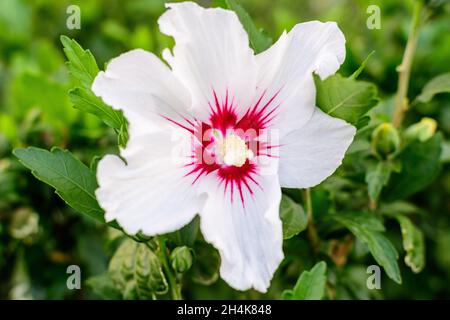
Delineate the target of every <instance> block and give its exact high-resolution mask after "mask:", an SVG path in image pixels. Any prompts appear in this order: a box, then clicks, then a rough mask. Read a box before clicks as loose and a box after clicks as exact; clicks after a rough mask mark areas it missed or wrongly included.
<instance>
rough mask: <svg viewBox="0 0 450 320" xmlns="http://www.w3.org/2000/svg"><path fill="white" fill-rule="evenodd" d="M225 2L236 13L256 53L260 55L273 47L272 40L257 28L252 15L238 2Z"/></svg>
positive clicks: (227, 0) (226, 0) (232, 0)
mask: <svg viewBox="0 0 450 320" xmlns="http://www.w3.org/2000/svg"><path fill="white" fill-rule="evenodd" d="M225 2H226V5H227V7H228V9H230V10H232V11H234V12H235V13H236V15H237V16H238V18H239V20H240V21H241V23H242V25H243V26H244V29H245V31H247V34H248V38H249V41H250V45H251V46H252V48H253V50H254V51H255V53H260V52H262V51H264V50H266V49H267V48H269V47H270V46H271V45H272V39H271V38H270V37H269V36H267V35H266V34H264V33H263V32H261V30H259V29H258V28H257V27H256V26H255V24H254V23H253V20H252V18H251V17H250V15H249V14H248V13H247V11H245V9H244V8H243V7H242V6H241V5H240V4H239V3H238V2H237V1H235V0H225Z"/></svg>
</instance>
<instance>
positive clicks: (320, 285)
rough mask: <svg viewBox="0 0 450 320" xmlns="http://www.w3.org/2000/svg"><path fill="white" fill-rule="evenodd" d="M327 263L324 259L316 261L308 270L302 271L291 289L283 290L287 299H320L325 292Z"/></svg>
mask: <svg viewBox="0 0 450 320" xmlns="http://www.w3.org/2000/svg"><path fill="white" fill-rule="evenodd" d="M326 271H327V265H326V263H325V262H324V261H321V262H319V263H317V264H316V265H315V266H314V267H313V268H312V269H311V270H310V271H303V272H302V274H301V275H300V277H299V278H298V280H297V283H296V284H295V286H294V289H292V290H286V291H284V292H283V298H284V299H288V300H320V299H322V298H323V295H324V293H325V284H326V282H327V276H326Z"/></svg>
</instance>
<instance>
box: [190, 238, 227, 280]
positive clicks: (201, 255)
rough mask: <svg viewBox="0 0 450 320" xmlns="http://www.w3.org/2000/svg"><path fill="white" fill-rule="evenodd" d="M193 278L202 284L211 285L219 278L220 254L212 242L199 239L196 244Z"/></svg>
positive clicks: (192, 270) (192, 269)
mask: <svg viewBox="0 0 450 320" xmlns="http://www.w3.org/2000/svg"><path fill="white" fill-rule="evenodd" d="M194 258H195V260H194V264H193V265H192V268H191V272H192V273H191V275H192V280H193V281H194V282H196V283H199V284H202V285H207V286H208V285H211V284H213V283H214V282H216V281H217V279H218V278H219V267H220V256H219V254H218V253H217V250H216V249H214V247H213V246H211V245H210V244H208V243H206V242H203V241H199V242H198V243H197V244H196V246H195V252H194Z"/></svg>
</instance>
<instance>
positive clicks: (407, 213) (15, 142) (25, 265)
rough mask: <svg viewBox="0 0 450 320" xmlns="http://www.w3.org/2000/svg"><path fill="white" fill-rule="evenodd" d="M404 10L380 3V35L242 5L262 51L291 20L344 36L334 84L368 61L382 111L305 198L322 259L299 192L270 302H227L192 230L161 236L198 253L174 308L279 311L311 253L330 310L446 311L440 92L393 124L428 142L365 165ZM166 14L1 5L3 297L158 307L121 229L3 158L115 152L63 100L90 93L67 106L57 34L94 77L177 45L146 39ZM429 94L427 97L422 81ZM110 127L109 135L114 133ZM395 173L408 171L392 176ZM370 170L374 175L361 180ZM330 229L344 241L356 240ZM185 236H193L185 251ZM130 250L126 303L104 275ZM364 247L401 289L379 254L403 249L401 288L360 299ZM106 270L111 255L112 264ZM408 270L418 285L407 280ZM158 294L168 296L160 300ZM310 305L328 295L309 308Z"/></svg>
mask: <svg viewBox="0 0 450 320" xmlns="http://www.w3.org/2000/svg"><path fill="white" fill-rule="evenodd" d="M413 1H414V0H411V1H401V0H395V1H383V2H382V1H376V4H377V5H378V6H379V7H380V9H381V29H379V30H377V29H374V30H370V29H368V28H367V27H366V19H367V18H368V16H369V14H368V13H367V11H366V10H367V8H368V6H369V5H371V4H373V2H374V1H372V0H341V1H337V0H324V1H291V0H279V1H270V0H242V1H241V2H240V3H241V4H242V6H243V7H244V8H245V10H247V11H248V12H249V14H250V16H251V17H252V18H253V20H254V21H255V25H256V27H257V28H263V29H264V30H265V32H266V34H267V35H268V36H269V37H271V38H272V39H277V38H278V37H279V35H280V34H281V33H282V32H283V30H285V29H286V30H289V29H290V28H292V27H293V26H294V25H295V24H296V23H298V22H303V21H308V20H316V19H318V20H322V21H327V20H333V21H336V22H337V23H338V24H339V26H340V28H341V29H342V31H343V33H344V34H345V36H346V39H347V58H346V61H345V63H344V65H343V66H342V68H341V70H340V74H341V75H342V76H345V77H347V76H350V75H351V74H352V73H353V72H354V71H355V70H357V69H358V67H359V66H360V64H361V63H362V62H363V61H364V59H365V58H366V57H367V56H368V55H369V54H370V53H371V52H372V51H375V53H374V54H373V55H372V56H371V58H370V59H369V60H368V61H367V64H366V66H365V68H364V70H363V71H362V73H361V75H360V76H359V78H358V79H361V80H364V81H367V82H372V83H374V84H375V85H376V86H377V87H378V91H379V96H380V98H381V100H380V102H379V103H378V105H377V106H376V107H375V109H373V110H372V111H371V113H370V115H371V119H370V123H369V125H368V126H365V127H364V128H362V129H361V130H359V131H358V134H357V137H356V139H355V142H354V143H353V145H352V146H351V148H350V150H349V152H348V154H347V157H346V159H345V161H344V165H343V166H342V167H341V168H340V169H339V170H338V172H337V174H336V175H335V176H333V177H331V178H329V179H328V180H327V181H326V182H324V183H323V184H321V185H320V186H318V187H317V188H314V189H313V190H312V209H313V211H314V214H315V218H316V225H317V228H318V232H319V236H321V237H322V238H323V239H325V240H327V241H326V242H324V243H323V244H322V245H323V246H324V247H321V248H319V249H318V252H319V253H317V252H314V250H315V249H314V248H313V247H312V246H311V245H310V243H309V239H308V236H307V232H301V231H303V230H304V229H305V223H306V221H305V219H306V218H305V212H304V211H303V209H302V208H301V207H297V206H298V205H299V204H304V199H302V197H301V196H300V193H299V191H298V190H295V191H294V190H285V193H286V194H287V195H289V196H290V198H288V197H286V199H285V204H286V206H285V207H286V208H285V209H286V210H289V211H288V212H282V214H284V215H285V216H287V217H289V219H291V220H292V221H295V223H296V225H295V226H294V227H293V228H294V229H293V230H287V231H286V230H285V231H286V232H287V234H289V236H288V237H286V238H289V240H286V241H285V245H284V246H285V248H284V251H285V255H286V259H285V260H284V261H283V263H282V265H281V266H280V268H279V269H278V271H277V273H276V275H275V277H274V280H273V282H272V286H271V288H270V290H269V292H268V293H267V295H260V294H259V293H257V292H255V291H248V292H237V291H234V290H232V289H231V288H230V287H228V286H227V285H226V284H225V283H224V282H223V281H222V280H220V279H218V277H217V267H218V262H219V260H218V259H219V258H218V255H217V252H215V250H214V249H213V248H212V247H211V246H210V245H208V244H206V243H205V242H204V241H203V240H202V238H201V235H199V234H197V232H195V233H193V232H192V230H190V231H189V232H186V230H182V231H180V232H177V233H175V234H173V235H171V236H170V237H169V239H168V245H169V248H170V249H172V248H174V247H179V246H183V245H187V246H189V247H194V249H195V250H194V252H193V254H192V255H193V257H190V254H191V253H190V251H186V252H187V253H189V259H193V262H192V266H191V268H190V269H189V270H187V271H186V277H185V280H184V287H183V295H184V296H185V297H187V298H211V297H215V298H219V299H220V298H280V297H281V293H282V292H283V291H284V290H286V289H291V288H294V291H295V292H297V291H299V292H300V288H297V289H298V290H297V289H296V287H297V286H296V283H297V279H298V278H299V275H300V273H301V272H302V271H304V270H310V269H311V268H312V267H313V266H314V265H315V264H316V262H318V261H320V260H317V258H316V256H317V255H319V256H320V257H321V258H323V259H325V260H327V266H328V267H327V268H326V270H327V272H328V275H327V277H328V280H327V285H326V288H325V295H326V297H327V298H335V299H349V298H356V299H370V298H386V299H392V298H394V299H397V298H407V299H435V298H450V288H449V286H448V284H449V283H450V253H449V252H450V202H449V200H448V199H449V196H450V171H449V170H448V169H449V161H450V155H449V153H450V142H449V135H450V95H449V94H445V93H444V94H437V95H436V96H434V97H433V95H434V93H433V92H432V91H431V92H426V93H424V94H422V95H421V96H420V97H421V98H419V99H417V101H415V102H414V103H413V107H412V108H411V110H409V112H408V113H407V116H406V119H405V122H404V124H405V126H406V127H407V126H409V125H411V124H414V123H417V122H419V120H420V119H421V118H423V117H429V118H432V119H434V120H435V121H436V122H437V128H438V130H439V131H440V133H439V134H437V135H435V136H433V137H432V138H431V139H429V140H427V141H424V142H421V141H413V142H411V144H410V145H407V146H404V148H402V151H400V154H398V155H395V156H392V157H390V158H389V157H388V159H383V160H380V159H377V158H376V156H374V155H373V153H371V146H370V137H371V134H372V131H373V129H374V128H375V127H376V126H377V125H378V124H380V123H382V122H386V121H389V120H390V118H391V115H392V110H393V96H394V94H395V92H396V90H397V72H396V67H397V66H398V65H399V64H400V62H401V59H402V55H403V50H404V46H405V43H406V40H407V36H408V28H409V23H410V17H411V10H412V5H413ZM199 2H200V3H201V4H202V5H204V6H210V5H214V6H216V5H220V6H224V5H225V2H224V1H220V0H217V1H206V0H205V1H199ZM440 2H441V4H440V5H439V6H436V7H433V8H432V9H429V10H428V11H426V12H425V13H424V14H425V15H426V18H427V22H426V24H424V25H423V27H422V28H421V29H420V34H419V40H418V47H417V51H416V55H415V58H414V63H413V68H412V74H411V80H410V91H409V96H410V97H411V100H412V101H414V98H415V97H418V96H419V95H420V94H421V92H422V89H423V88H424V86H425V85H426V83H427V82H428V81H429V80H431V79H432V78H433V77H435V76H437V75H440V74H443V73H448V72H450V64H449V63H448V58H449V57H450V23H449V19H450V5H449V4H448V3H447V2H446V1H440ZM431 3H436V1H431ZM73 4H76V5H79V6H80V8H81V29H80V30H68V29H67V27H66V19H67V17H68V14H67V12H66V9H67V7H68V6H69V5H73ZM163 11H164V1H162V0H131V1H118V0H115V1H109V0H108V1H107V0H95V1H92V0H85V1H65V0H62V1H56V0H55V1H45V0H34V1H26V0H2V1H0V30H1V31H0V298H11V299H21V298H46V299H62V298H68V299H90V298H102V297H106V298H120V297H121V294H122V295H124V296H125V297H139V296H145V297H150V298H151V297H153V296H154V294H155V292H154V291H152V290H150V289H148V288H146V287H145V286H142V283H141V279H142V278H145V277H147V278H148V277H149V275H148V274H147V273H145V270H146V269H145V268H147V266H146V265H145V263H149V262H148V261H147V260H146V261H144V262H145V263H143V264H139V265H138V264H137V263H138V262H139V261H140V260H139V261H138V258H137V253H136V252H138V251H139V257H143V256H145V257H147V256H148V255H150V254H151V252H152V251H145V246H144V245H142V244H139V245H138V244H129V241H130V240H126V241H125V242H124V241H122V239H123V236H122V235H121V234H120V232H119V231H117V230H115V229H112V228H108V227H106V226H105V225H102V224H100V223H98V222H96V221H94V220H92V219H89V218H88V217H86V216H83V215H80V214H78V213H76V212H75V211H74V210H73V209H71V208H70V207H68V206H67V205H66V204H65V203H64V202H63V201H62V200H61V199H60V198H59V197H58V196H57V195H55V194H54V192H53V189H52V188H51V187H49V186H47V185H45V184H43V183H41V182H40V181H38V180H36V179H34V177H33V176H32V175H31V173H29V172H28V170H27V169H26V168H24V167H23V166H21V165H20V164H19V162H18V160H17V159H16V158H15V157H14V156H13V155H12V150H13V149H16V148H21V147H27V146H30V145H32V146H37V147H42V148H45V149H50V148H51V147H53V146H59V147H61V148H67V149H70V150H71V152H72V153H73V155H74V156H75V157H76V158H78V159H80V160H81V161H82V162H83V163H84V164H86V165H87V166H90V164H91V159H93V158H94V159H95V157H96V156H101V155H103V154H105V153H117V137H116V133H115V131H114V130H113V129H111V128H109V127H108V126H107V125H106V124H105V123H103V122H102V121H100V120H99V119H97V118H96V117H95V116H94V115H92V114H89V113H85V112H80V110H77V109H75V108H73V103H76V102H74V100H73V95H75V98H76V97H79V96H80V95H81V94H87V93H86V92H82V93H80V92H79V91H71V95H69V94H68V91H69V90H70V89H73V88H74V87H77V86H80V83H77V81H76V80H75V79H74V78H73V77H71V76H70V75H69V73H68V68H67V66H66V65H65V60H66V59H65V57H64V52H63V50H62V45H61V43H60V36H61V35H67V36H68V37H69V38H74V39H76V40H77V41H78V42H79V43H80V44H81V45H82V47H83V48H89V49H90V51H91V52H92V54H93V56H94V57H95V59H96V61H97V64H98V66H99V68H100V69H103V66H104V65H105V63H106V62H107V61H108V60H109V59H111V58H113V57H115V56H117V55H119V54H120V53H122V52H125V51H127V50H130V49H133V48H138V47H139V48H144V49H146V50H150V51H152V52H154V53H155V54H157V55H159V56H160V53H161V51H162V49H164V48H166V47H171V46H172V45H173V40H172V39H171V38H169V37H166V36H164V35H162V34H161V33H160V32H159V30H158V27H157V18H158V17H159V16H160V14H161V13H162V12H163ZM261 41H262V42H264V40H261ZM69 69H70V66H69ZM348 81H351V80H348ZM435 82H436V81H435ZM438 84H439V83H438ZM435 85H436V84H434V86H435ZM430 86H431V90H433V84H432V85H429V86H428V88H430ZM80 90H81V89H80ZM71 97H72V101H71ZM431 97H433V99H431ZM370 99H372V98H371V97H370ZM86 108H87V107H86ZM86 108H85V109H86ZM79 109H81V108H79ZM84 111H87V110H84ZM119 118H120V117H119ZM119 118H114V117H113V118H112V119H119ZM118 121H121V120H120V119H119V120H118ZM116 129H117V130H119V129H120V124H119V125H117V128H116ZM441 148H442V153H441V152H440V150H441ZM424 155H426V157H425V158H424ZM433 157H434V158H433ZM439 157H440V158H439ZM435 158H436V159H435ZM438 158H439V159H438ZM368 159H369V160H368ZM402 159H403V160H402ZM404 159H407V160H408V161H406V162H405V161H404ZM411 159H412V160H411ZM430 159H431V160H430ZM433 159H434V160H433ZM397 161H400V162H402V161H403V162H405V163H407V165H403V167H402V168H401V170H399V169H398V168H397V167H396V162H397ZM368 163H369V164H368ZM429 163H432V164H433V166H430V165H429ZM380 164H381V165H380ZM94 165H95V163H94ZM386 168H387V169H386ZM377 170H378V171H377ZM385 170H388V171H389V176H390V179H389V184H388V183H387V182H386V181H384V180H383V181H380V180H379V179H378V177H379V174H378V173H377V172H385ZM368 172H375V174H372V175H371V176H370V175H369V174H367V173H368ZM366 174H367V176H366ZM431 174H432V175H431ZM374 177H375V178H374ZM366 183H368V184H369V188H371V190H376V192H375V193H374V192H373V191H372V195H373V194H375V195H376V196H373V197H372V198H378V197H379V198H380V199H381V200H383V201H380V204H379V207H378V209H377V210H378V211H379V213H380V221H381V220H383V222H384V225H382V224H381V222H380V221H378V220H377V221H372V220H371V219H372V218H370V219H368V220H367V219H366V220H364V217H365V215H364V214H363V213H362V214H360V215H358V217H359V218H358V219H359V220H358V225H356V226H355V225H354V221H355V219H353V218H351V216H352V214H354V213H352V212H350V211H354V210H361V208H365V206H366V203H367V202H368V195H367V185H366ZM430 183H431V184H430ZM380 184H381V186H380ZM384 186H386V188H385V189H384V191H383V192H381V189H382V188H383V187H384ZM425 187H426V188H425ZM400 199H402V200H401V201H399V200H400ZM406 199H407V201H408V202H406ZM372 200H373V199H372ZM384 200H386V201H384ZM391 200H392V201H393V200H395V201H394V202H392V201H391ZM294 201H295V202H294ZM389 201H390V202H389ZM352 209H354V210H352ZM343 210H345V211H347V212H346V214H345V215H339V217H338V216H337V215H336V214H337V213H339V212H341V211H343ZM333 214H334V215H335V216H333ZM330 217H331V218H330ZM349 217H350V218H349ZM195 224H196V223H195V221H194V222H193V223H192V224H191V225H190V228H191V229H195V230H196V228H197V229H198V224H197V226H195ZM341 225H343V226H345V227H347V228H348V229H350V230H351V232H352V233H353V234H354V235H355V236H356V237H357V239H356V240H354V238H353V236H352V235H351V234H349V232H348V231H346V230H344V229H342V228H341ZM400 230H401V232H400ZM418 230H422V232H423V234H422V232H421V231H418ZM299 232H300V234H298V233H299ZM192 234H194V237H193V239H189V235H192ZM297 234H298V235H297ZM402 236H403V238H402ZM421 237H423V239H425V246H424V247H425V248H426V250H425V249H424V248H417V250H412V249H411V248H416V247H415V243H417V241H418V242H419V246H420V243H422V242H421V241H422V240H423V239H422V240H421ZM386 239H390V241H389V240H386ZM121 241H122V242H121ZM386 241H388V242H386ZM127 243H128V244H129V245H131V246H133V248H134V249H133V250H135V251H133V252H134V253H130V252H128V253H126V254H128V255H131V254H133V259H134V260H133V265H135V264H136V265H137V266H138V267H136V268H135V269H133V270H135V271H134V273H133V274H130V275H129V277H130V279H132V281H134V283H135V285H134V287H133V286H131V287H130V288H129V290H128V291H127V290H125V289H124V290H125V291H122V292H117V288H116V287H115V286H114V283H112V281H113V280H114V279H115V281H119V280H120V281H121V282H120V281H119V282H120V284H121V285H122V286H127V283H125V282H124V281H122V280H123V277H124V276H123V275H119V276H118V275H117V272H120V270H119V271H117V270H115V269H114V266H115V264H117V263H124V262H123V261H122V260H120V259H122V258H120V257H119V255H118V254H119V253H120V252H121V251H120V250H121V249H119V250H117V251H116V249H117V248H118V247H119V248H122V251H123V247H124V246H125V245H126V244H127ZM364 243H366V244H368V247H367V246H365V245H364ZM391 243H392V244H391ZM403 248H404V249H403ZM369 249H370V251H371V252H372V254H373V255H374V256H378V258H379V259H381V260H379V259H377V261H378V263H379V264H380V265H383V266H384V267H385V268H386V271H387V272H388V274H389V276H390V277H391V278H393V279H396V280H399V278H398V277H399V271H398V270H396V268H397V267H396V264H395V265H392V264H391V260H392V259H391V260H390V258H389V257H385V256H389V255H390V256H395V255H396V254H397V252H398V253H399V254H400V256H401V257H402V258H401V260H403V257H405V255H406V257H405V262H406V263H403V261H400V263H399V268H400V271H401V275H402V284H401V285H400V284H397V283H395V282H393V281H392V280H390V279H389V278H388V277H387V276H383V277H382V280H383V281H382V289H381V290H369V289H368V288H367V287H366V279H367V276H368V275H367V273H366V267H367V266H368V265H370V264H374V263H375V260H374V258H373V257H372V256H371V255H370V254H369ZM374 251H375V252H377V253H378V255H377V254H376V253H374ZM173 252H175V251H173ZM186 252H185V253H186ZM111 257H114V258H113V260H111V261H110V259H111ZM118 257H119V258H120V259H119V258H118ZM114 259H115V260H114ZM124 259H125V258H124ZM183 259H185V258H183ZM119 260H120V261H119ZM393 260H394V261H395V258H394V259H393ZM151 261H154V260H151ZM423 261H426V265H425V266H423V263H424V262H423ZM177 263H178V262H177ZM183 263H184V262H183ZM71 264H77V265H80V267H81V269H82V270H83V274H82V277H83V285H82V290H73V291H71V290H68V289H67V287H66V279H67V276H68V275H67V273H66V268H67V266H68V265H71ZM190 264H191V262H190V263H189V265H190ZM386 265H387V266H388V267H386ZM317 268H318V267H317V266H316V267H315V268H314V269H313V270H311V271H310V272H306V273H304V276H302V277H301V278H300V279H299V280H298V283H300V282H304V281H307V282H311V281H319V282H320V283H323V279H322V278H323V276H322V275H321V274H322V273H323V272H325V271H324V270H325V267H324V266H323V265H322V264H320V270H319V271H320V272H319V273H320V274H319V277H321V278H319V279H318V280H317V279H315V278H313V276H314V272H316V271H317V270H318V269H317ZM112 269H114V270H113V271H114V272H111V270H112ZM322 269H323V270H322ZM421 269H423V270H421ZM108 270H109V271H108ZM143 270H144V271H143ZM321 270H322V271H321ZM125 271H126V270H125ZM418 271H421V272H420V273H417V274H416V273H415V272H418ZM105 272H108V273H105ZM112 275H114V276H112ZM117 276H118V277H119V278H117ZM127 276H128V275H125V277H127ZM153 276H154V275H153ZM111 277H112V278H111ZM114 277H116V278H114ZM310 278H311V279H310ZM88 279H89V280H88ZM117 279H119V280H117ZM302 279H303V280H302ZM155 281H156V280H155ZM397 282H398V281H397ZM160 283H163V284H164V285H167V284H166V283H165V279H163V280H161V279H160ZM320 287H321V288H322V287H323V284H321V285H320ZM133 290H134V291H133ZM136 290H138V291H136ZM139 290H140V291H139ZM320 291H322V290H320ZM159 293H161V294H164V293H165V290H160V292H158V294H159ZM133 294H134V295H137V296H133ZM291 294H292V293H291ZM298 294H299V295H301V296H303V295H304V293H302V292H300V293H298ZM317 295H319V296H321V295H323V293H322V292H319V293H317V294H315V295H314V297H315V296H317Z"/></svg>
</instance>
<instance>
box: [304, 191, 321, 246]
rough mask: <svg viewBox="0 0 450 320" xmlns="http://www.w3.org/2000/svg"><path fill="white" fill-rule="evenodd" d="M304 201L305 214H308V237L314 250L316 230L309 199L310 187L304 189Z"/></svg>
mask: <svg viewBox="0 0 450 320" xmlns="http://www.w3.org/2000/svg"><path fill="white" fill-rule="evenodd" d="M305 203H306V214H307V216H308V238H309V241H310V242H311V245H312V246H313V248H314V250H316V249H317V244H318V243H317V239H318V238H317V230H316V226H315V225H314V217H313V208H312V201H311V189H310V188H306V189H305Z"/></svg>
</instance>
